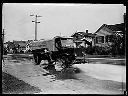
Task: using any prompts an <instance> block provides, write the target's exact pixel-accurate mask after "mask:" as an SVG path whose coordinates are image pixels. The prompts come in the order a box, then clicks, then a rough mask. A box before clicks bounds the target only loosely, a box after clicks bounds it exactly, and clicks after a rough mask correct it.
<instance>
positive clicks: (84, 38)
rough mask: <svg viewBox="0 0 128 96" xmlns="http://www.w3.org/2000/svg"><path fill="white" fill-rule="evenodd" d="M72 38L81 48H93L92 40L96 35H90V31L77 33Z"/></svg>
mask: <svg viewBox="0 0 128 96" xmlns="http://www.w3.org/2000/svg"><path fill="white" fill-rule="evenodd" d="M71 37H73V38H74V42H75V43H76V46H77V47H78V48H79V47H81V46H82V47H87V46H89V45H90V46H92V43H93V42H92V40H93V38H94V37H95V35H94V34H92V33H88V30H86V32H76V33H74V34H73V35H71Z"/></svg>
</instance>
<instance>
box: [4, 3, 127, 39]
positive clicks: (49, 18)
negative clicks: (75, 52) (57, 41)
mask: <svg viewBox="0 0 128 96" xmlns="http://www.w3.org/2000/svg"><path fill="white" fill-rule="evenodd" d="M125 10H126V7H124V6H123V4H106V5H105V4H68V3H67V4H55V3H51V4H47V3H41V4H39V3H38V4H36V3H35V4H34V3H26V4H25V3H19V4H18V3H6V4H4V5H3V10H2V15H3V16H2V21H3V22H2V23H3V24H2V25H3V26H2V27H3V28H4V29H5V41H9V40H10V41H12V40H34V39H35V37H34V36H35V25H34V23H33V22H32V20H35V18H34V17H32V16H30V14H34V15H41V16H42V17H39V18H38V21H40V22H41V23H39V24H38V25H37V27H38V28H37V31H38V33H37V34H38V35H37V38H38V40H39V39H50V38H53V37H55V36H57V35H60V33H61V36H71V35H72V34H73V33H75V32H76V31H85V30H86V29H88V30H89V32H90V33H94V32H96V30H97V29H98V28H99V27H100V26H102V24H117V23H123V22H124V21H123V14H124V12H125Z"/></svg>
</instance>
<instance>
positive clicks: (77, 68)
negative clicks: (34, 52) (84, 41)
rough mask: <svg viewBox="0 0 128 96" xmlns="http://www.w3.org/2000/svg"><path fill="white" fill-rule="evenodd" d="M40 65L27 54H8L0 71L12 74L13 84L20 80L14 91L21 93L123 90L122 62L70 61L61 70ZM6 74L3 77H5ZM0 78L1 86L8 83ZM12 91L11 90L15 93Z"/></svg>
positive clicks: (98, 92)
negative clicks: (71, 63)
mask: <svg viewBox="0 0 128 96" xmlns="http://www.w3.org/2000/svg"><path fill="white" fill-rule="evenodd" d="M43 67H44V66H39V65H34V62H33V59H32V57H31V56H29V55H27V57H25V56H13V55H8V56H5V59H4V62H3V64H2V72H4V73H3V74H5V75H7V74H9V75H10V76H11V75H12V76H14V78H15V80H16V79H17V81H18V82H17V84H15V85H18V84H19V80H20V82H22V83H20V84H21V85H22V84H24V85H25V86H22V88H23V89H24V90H23V91H22V90H20V92H19V91H18V92H19V93H21V94H22V93H35V94H123V92H124V90H125V86H126V66H124V65H123V66H120V65H111V64H101V63H100V62H98V63H95V62H90V63H85V64H74V65H73V68H70V69H67V70H65V71H62V72H61V71H60V70H59V68H58V67H57V66H55V69H44V68H43ZM6 73H7V74H6ZM3 74H2V75H3ZM10 76H6V79H7V78H9V77H10ZM9 80H11V79H10V78H9V79H8V81H9ZM2 81H4V84H2V85H4V86H8V85H7V84H8V83H7V81H6V82H5V79H4V78H2ZM15 83H16V82H15ZM13 86H14V85H13ZM13 86H12V87H13ZM26 87H27V89H25V88H26ZM2 88H3V87H2ZM9 88H10V89H11V86H9V87H8V88H3V93H9ZM16 88H17V87H16ZM22 88H21V89H22ZM28 89H30V90H28ZM16 90H17V89H15V90H13V91H11V93H17V91H16ZM35 90H36V91H35Z"/></svg>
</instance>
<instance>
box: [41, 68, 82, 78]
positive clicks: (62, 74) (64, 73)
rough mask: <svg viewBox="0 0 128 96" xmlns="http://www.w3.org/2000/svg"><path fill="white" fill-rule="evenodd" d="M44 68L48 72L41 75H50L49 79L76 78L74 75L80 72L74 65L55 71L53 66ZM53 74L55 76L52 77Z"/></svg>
mask: <svg viewBox="0 0 128 96" xmlns="http://www.w3.org/2000/svg"><path fill="white" fill-rule="evenodd" d="M45 70H47V71H48V73H46V74H42V75H43V76H48V75H51V79H55V80H66V79H78V78H77V77H76V74H77V73H80V72H82V71H81V70H80V69H79V68H75V67H71V68H67V69H63V70H60V71H57V70H56V69H55V68H54V67H51V68H47V69H45ZM53 75H54V76H55V77H53Z"/></svg>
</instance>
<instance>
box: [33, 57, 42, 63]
mask: <svg viewBox="0 0 128 96" xmlns="http://www.w3.org/2000/svg"><path fill="white" fill-rule="evenodd" d="M34 61H35V65H39V64H40V62H41V59H40V58H39V56H38V55H36V56H34Z"/></svg>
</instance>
